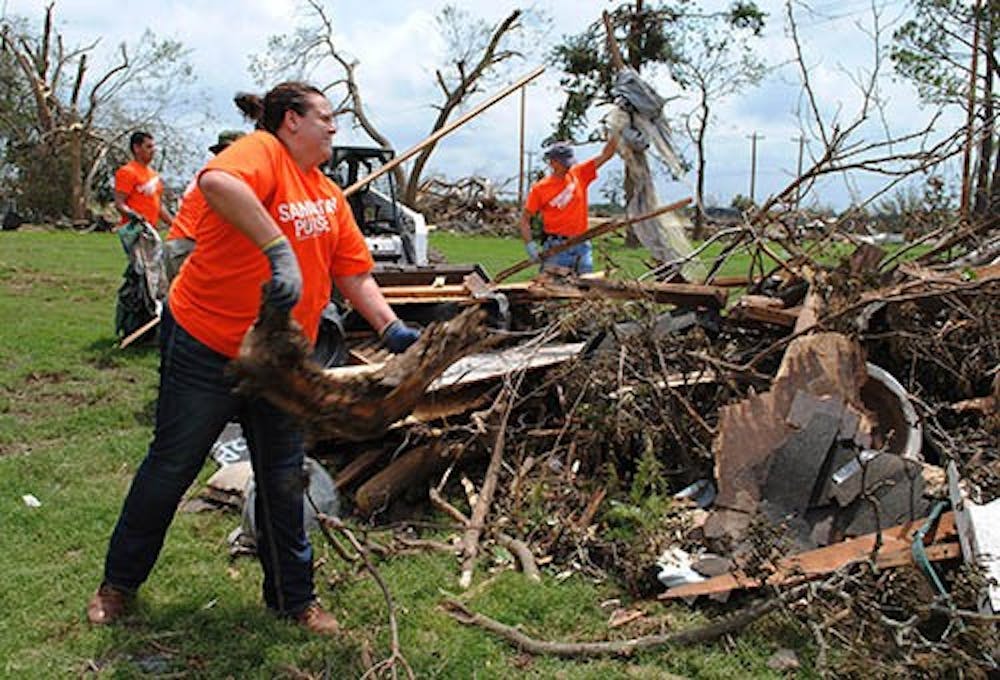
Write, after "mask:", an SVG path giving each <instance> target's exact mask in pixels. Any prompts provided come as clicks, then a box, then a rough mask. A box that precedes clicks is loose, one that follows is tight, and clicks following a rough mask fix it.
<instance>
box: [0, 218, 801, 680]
mask: <svg viewBox="0 0 1000 680" xmlns="http://www.w3.org/2000/svg"><path fill="white" fill-rule="evenodd" d="M432 243H433V245H434V246H435V247H436V248H437V249H438V250H440V251H442V252H444V253H445V254H447V255H448V257H449V258H450V259H451V260H452V261H456V262H458V261H466V262H475V261H479V262H485V263H487V266H488V267H489V268H490V270H491V271H496V270H498V269H500V268H502V267H503V266H506V265H509V264H510V263H512V262H515V261H517V260H519V259H520V257H521V245H520V243H519V242H518V241H516V240H514V239H485V238H471V237H459V236H449V235H446V234H435V235H434V238H433V240H432ZM615 256H616V257H619V258H621V259H622V260H626V259H631V261H638V260H639V258H638V256H637V255H636V254H635V253H632V252H627V251H625V249H624V248H619V250H618V251H615ZM124 264H125V258H124V256H123V254H122V252H121V249H120V247H119V245H118V242H117V239H116V238H115V237H114V236H112V235H108V234H88V235H81V234H74V233H67V232H52V233H48V232H15V233H0V548H2V549H0V573H2V574H3V586H2V587H0V611H2V612H3V614H2V615H0V677H12V678H21V677H25V678H51V677H74V676H79V675H82V674H90V673H95V674H101V675H103V676H104V677H114V678H138V677H149V676H153V675H158V674H159V675H163V674H166V675H170V676H171V677H180V676H184V677H204V678H272V677H282V676H288V675H290V671H289V669H291V668H297V669H301V670H303V671H307V672H310V673H313V674H321V673H323V672H325V671H328V672H329V677H334V678H344V677H357V676H358V675H360V671H361V668H360V665H359V658H360V649H361V645H362V641H363V640H370V641H372V643H373V644H374V647H375V655H376V658H380V656H379V655H380V654H383V653H384V652H385V650H386V649H387V648H388V631H387V626H386V623H385V612H384V607H383V603H382V599H381V595H380V594H379V592H378V591H377V589H376V587H375V586H374V585H373V583H372V582H371V581H370V580H369V579H366V578H364V577H354V576H352V572H351V570H350V569H348V568H347V567H345V565H344V564H343V563H342V562H341V561H340V560H339V559H338V558H337V557H336V556H335V555H334V554H332V553H331V552H330V550H329V549H328V548H327V547H326V545H325V543H324V541H323V539H322V537H320V536H317V537H315V539H316V540H315V541H314V543H315V545H316V549H317V558H318V560H319V562H318V564H319V567H318V571H317V584H318V588H319V592H320V595H321V597H322V598H323V599H324V601H325V602H326V603H327V605H328V606H329V607H330V608H331V609H332V610H333V611H334V613H335V614H336V615H337V616H338V618H339V619H340V620H341V621H342V623H343V624H345V627H346V631H347V632H346V633H345V635H344V636H343V637H341V638H338V639H335V640H324V639H317V638H315V637H311V636H309V635H307V634H306V633H304V632H302V631H300V630H298V629H297V628H295V627H293V626H291V625H289V624H287V623H285V622H282V621H278V620H276V619H275V618H273V617H272V616H270V615H269V614H268V613H267V612H266V611H265V609H264V608H263V606H262V605H261V603H260V595H259V592H260V579H261V576H260V570H259V568H258V565H257V563H256V562H254V561H250V560H242V561H238V562H236V563H234V564H230V563H229V561H228V558H227V546H226V541H225V538H226V534H227V533H228V532H229V531H230V530H231V529H232V528H233V527H234V526H235V525H236V524H237V523H238V518H237V517H236V516H235V515H231V514H221V513H213V514H200V515H192V514H181V515H178V517H177V519H176V520H175V522H174V525H173V527H172V529H171V531H170V533H169V535H168V538H167V543H166V546H165V548H164V551H163V553H162V555H161V558H160V560H159V562H158V564H157V567H156V569H155V570H154V571H153V574H152V577H151V579H150V581H149V583H147V585H146V586H145V587H144V588H143V590H142V593H141V596H140V599H139V603H138V608H137V611H136V612H135V614H134V615H132V616H131V617H130V618H129V619H128V620H127V621H126V622H124V623H123V624H122V625H116V626H112V627H101V628H94V627H91V626H89V625H88V624H87V622H86V620H85V616H84V606H85V603H86V601H87V599H88V598H89V596H90V595H91V593H92V592H93V590H94V588H95V587H96V585H97V583H98V581H99V580H100V575H101V570H102V563H103V556H104V550H105V547H106V544H107V539H108V536H109V534H110V531H111V528H112V525H113V523H114V521H115V518H116V517H117V513H118V510H119V508H120V506H121V502H122V499H123V498H124V495H125V492H126V489H127V486H128V483H129V481H130V480H131V475H132V473H133V472H134V470H135V468H136V466H137V465H138V463H139V461H140V460H141V458H142V456H143V453H144V451H145V448H146V446H147V443H148V439H149V436H150V430H151V425H152V413H153V408H154V404H155V399H156V383H157V362H158V356H157V353H156V351H155V349H152V348H134V349H129V350H127V351H120V350H118V349H117V348H116V347H115V343H114V338H113V316H114V299H115V292H116V290H117V287H118V285H119V282H120V277H121V271H122V269H123V267H124ZM213 469H214V465H213V464H211V463H210V464H208V465H206V467H205V470H204V471H203V479H204V477H205V476H207V475H208V474H210V473H211V472H212V471H213ZM25 494H32V495H34V496H36V497H37V498H38V499H39V500H40V501H41V507H38V508H30V507H28V506H27V505H26V504H25V503H24V502H23V501H22V496H23V495H25ZM380 568H381V569H382V570H383V573H384V575H385V577H386V579H387V580H388V583H389V586H390V588H391V589H392V592H393V594H394V597H395V600H396V603H397V606H398V607H399V617H400V625H401V636H402V644H403V649H404V652H405V654H406V655H407V657H408V659H409V660H410V662H411V663H412V664H413V666H414V668H415V670H416V671H417V674H418V676H419V677H430V678H435V677H439V678H472V677H476V678H510V677H518V678H521V677H525V678H551V677H560V678H609V677H637V678H661V677H666V676H667V675H668V674H670V673H676V674H680V675H684V676H688V677H698V678H732V677H776V676H775V675H774V674H773V673H771V672H770V671H768V669H767V668H766V660H767V658H768V657H769V655H770V654H771V652H773V651H774V650H775V649H776V648H777V647H780V646H786V645H787V644H789V641H788V640H787V639H785V638H787V637H788V636H789V635H790V633H789V632H788V631H786V630H784V629H782V628H780V627H779V628H778V629H777V631H778V632H777V633H775V631H774V630H770V629H767V628H763V627H758V628H755V629H753V630H751V631H749V632H747V633H745V634H744V635H742V636H740V637H739V638H737V639H736V640H735V641H733V642H732V643H731V644H726V645H719V646H713V647H698V648H693V649H683V650H662V651H657V652H650V653H645V654H641V655H638V656H636V657H634V658H631V659H628V660H604V661H589V662H582V661H572V660H560V659H550V658H527V657H523V656H521V655H519V654H518V653H517V651H516V650H514V649H512V648H510V647H509V646H507V645H505V644H503V643H501V642H499V641H497V640H496V639H494V638H493V637H491V636H490V635H488V634H487V633H485V632H483V631H480V630H476V629H469V628H464V627H462V626H460V625H459V624H457V623H455V622H454V621H453V620H452V619H450V618H449V617H448V616H447V615H446V614H444V613H443V612H442V611H441V609H440V608H439V606H438V605H439V602H440V601H441V599H442V593H443V592H446V591H452V590H455V589H456V578H457V574H458V568H457V565H456V563H455V562H454V560H453V559H452V558H450V557H448V556H441V555H426V556H407V557H398V558H394V559H391V560H388V561H384V562H382V563H381V564H380ZM335 580H339V581H343V583H341V584H340V585H337V586H336V587H331V586H330V583H331V582H333V581H335ZM477 588H478V589H477V591H476V594H475V596H473V597H472V598H471V605H472V607H473V608H475V609H477V610H480V611H483V612H485V613H487V614H490V615H492V616H494V617H496V618H498V619H500V620H501V621H504V622H506V623H509V624H520V625H523V626H524V629H525V630H526V631H527V632H529V633H532V634H534V635H537V636H540V637H545V638H550V639H573V638H588V639H600V638H602V637H604V636H606V635H608V634H609V631H608V630H607V627H606V620H607V615H608V613H607V612H606V611H603V610H601V609H600V608H599V603H600V602H602V601H603V600H605V599H606V598H608V597H612V596H617V597H623V596H622V595H621V594H620V593H618V592H617V591H616V589H615V587H614V585H613V584H607V583H606V584H599V585H598V584H594V583H591V582H589V581H586V580H584V579H583V578H580V577H576V576H574V577H571V578H570V579H568V580H566V581H562V582H557V581H556V579H554V578H553V575H552V574H546V575H545V579H544V583H543V584H542V585H540V586H533V585H529V584H527V583H525V582H524V581H523V580H522V578H521V577H520V575H519V574H517V573H514V572H509V571H501V572H499V573H497V574H495V575H491V574H489V573H488V572H487V571H486V569H481V570H480V571H479V572H478V578H477ZM652 612H653V614H654V615H656V614H664V615H668V616H669V617H670V620H671V621H673V622H675V625H676V626H678V627H679V626H683V625H687V624H688V623H690V622H692V621H693V620H697V618H698V615H697V614H695V613H693V612H692V611H691V610H689V609H688V608H687V607H685V606H683V605H675V606H671V607H669V608H668V607H664V606H661V605H652ZM768 625H774V624H768ZM627 632H628V631H613V632H612V633H611V634H613V635H617V636H621V635H624V634H627ZM765 634H767V635H768V636H770V638H771V640H772V641H768V640H766V639H765V638H764V635H765Z"/></svg>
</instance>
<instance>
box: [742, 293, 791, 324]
mask: <svg viewBox="0 0 1000 680" xmlns="http://www.w3.org/2000/svg"><path fill="white" fill-rule="evenodd" d="M758 297H760V296H757V295H752V296H751V295H745V296H743V297H742V298H740V299H739V300H737V301H736V304H735V305H733V307H732V309H731V310H730V311H729V314H728V315H727V318H729V319H733V320H736V321H756V322H758V323H768V324H773V325H775V326H783V327H785V328H794V326H795V322H796V321H797V320H798V318H799V311H800V310H799V309H798V308H796V309H794V310H792V309H785V308H784V307H782V306H781V300H777V299H775V298H764V299H766V300H772V301H773V302H774V303H777V304H763V303H758V302H757V301H756V300H755V299H754V298H758ZM748 298H750V299H748Z"/></svg>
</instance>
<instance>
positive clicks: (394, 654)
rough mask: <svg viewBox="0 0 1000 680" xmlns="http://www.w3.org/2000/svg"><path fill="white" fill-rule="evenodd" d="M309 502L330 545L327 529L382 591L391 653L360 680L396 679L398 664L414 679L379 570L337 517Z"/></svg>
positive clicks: (389, 595)
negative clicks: (356, 557) (388, 675)
mask: <svg viewBox="0 0 1000 680" xmlns="http://www.w3.org/2000/svg"><path fill="white" fill-rule="evenodd" d="M306 497H307V498H308V499H309V502H310V503H311V504H312V506H313V509H314V510H315V511H316V518H317V519H318V520H319V525H320V528H321V529H323V535H324V536H326V537H327V540H329V541H330V542H331V543H333V537H332V536H331V535H330V534H329V533H328V532H327V529H333V530H334V531H338V532H340V534H341V535H343V536H344V538H346V539H347V541H348V542H349V543H350V544H351V546H352V547H353V548H354V550H356V551H357V553H358V555H360V556H361V559H362V561H363V562H364V565H365V569H366V570H367V571H368V573H369V574H371V576H372V578H373V579H375V582H376V583H377V584H378V587H379V588H380V589H381V590H382V597H383V598H385V606H386V609H387V611H388V615H389V631H390V635H391V643H390V644H391V652H390V654H389V658H387V659H384V660H382V661H380V662H378V663H376V664H375V665H373V666H371V667H370V668H369V669H368V670H367V671H365V674H364V675H362V676H361V677H362V679H364V678H369V677H379V675H380V674H382V673H391V675H392V677H394V678H395V677H397V675H398V673H397V666H396V664H399V665H400V666H402V667H403V670H405V671H406V676H407V677H408V678H414V677H416V676H415V675H414V674H413V669H412V668H410V664H409V662H408V661H407V660H406V657H405V656H403V652H402V650H401V649H400V646H399V624H398V623H397V622H396V607H395V605H394V604H393V601H392V594H391V593H390V592H389V586H387V585H386V583H385V580H384V579H383V578H382V574H381V573H379V570H378V569H376V568H375V565H374V564H373V563H372V561H371V558H369V556H368V551H367V550H366V549H365V547H364V546H363V545H361V543H360V542H359V541H358V539H357V538H356V537H355V536H354V534H353V533H352V532H351V530H350V529H348V528H347V527H346V526H344V523H343V522H341V521H340V519H338V518H337V517H331V516H330V515H324V514H323V513H321V512H319V509H318V508H317V507H316V504H315V503H313V501H312V498H311V497H309V496H308V494H307V495H306Z"/></svg>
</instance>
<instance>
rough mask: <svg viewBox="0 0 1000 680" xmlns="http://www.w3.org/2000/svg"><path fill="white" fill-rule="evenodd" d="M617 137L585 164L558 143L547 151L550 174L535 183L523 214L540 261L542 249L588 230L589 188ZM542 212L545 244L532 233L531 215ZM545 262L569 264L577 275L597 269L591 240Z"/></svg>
mask: <svg viewBox="0 0 1000 680" xmlns="http://www.w3.org/2000/svg"><path fill="white" fill-rule="evenodd" d="M617 148H618V139H617V137H612V138H610V139H608V141H607V142H606V143H605V144H604V148H603V149H601V152H600V153H599V154H597V155H596V156H594V157H593V158H591V159H590V160H587V161H584V162H583V163H574V158H573V148H572V147H571V146H569V145H568V144H566V143H564V142H556V143H555V144H553V145H552V146H550V147H549V148H548V149H546V151H545V155H544V156H543V158H545V160H546V161H548V163H549V170H550V174H549V175H548V176H547V177H543V178H542V179H540V180H539V181H537V182H535V183H534V184H533V185H532V186H531V189H530V191H529V192H528V198H527V200H526V201H525V202H524V210H523V212H522V213H521V222H520V225H519V226H520V229H521V238H522V239H524V248H525V250H527V252H528V256H529V257H531V259H533V260H536V261H537V260H538V259H539V256H540V254H541V252H542V251H544V250H548V249H549V248H552V247H553V246H557V245H559V244H560V243H562V242H564V241H565V240H566V239H567V238H570V237H573V236H577V235H579V234H582V233H583V232H585V231H587V188H588V187H589V186H590V183H591V182H593V181H594V180H595V179H597V171H598V169H600V167H601V166H602V165H604V164H605V163H607V162H608V160H609V159H610V158H611V157H612V156H613V155H614V153H615V149H617ZM536 214H541V217H542V230H543V231H544V232H545V240H544V242H543V243H542V247H541V248H539V246H538V244H537V243H536V242H535V241H534V239H533V238H532V235H531V218H532V216H534V215H536ZM544 264H555V265H559V266H561V267H567V268H569V269H572V270H574V271H575V272H577V273H578V274H584V273H589V272H592V271H594V257H593V247H592V246H591V243H590V241H585V242H583V243H580V244H577V245H575V246H573V247H572V248H569V249H568V250H564V251H563V252H561V253H559V254H558V255H556V256H555V257H553V258H551V259H547V260H546V261H545V263H544Z"/></svg>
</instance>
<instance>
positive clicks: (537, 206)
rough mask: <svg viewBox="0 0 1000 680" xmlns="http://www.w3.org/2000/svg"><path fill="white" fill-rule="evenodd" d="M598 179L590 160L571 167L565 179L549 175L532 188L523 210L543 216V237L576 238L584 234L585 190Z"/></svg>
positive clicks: (585, 216)
mask: <svg viewBox="0 0 1000 680" xmlns="http://www.w3.org/2000/svg"><path fill="white" fill-rule="evenodd" d="M596 178H597V165H596V164H595V163H594V161H593V160H589V161H584V162H583V163H578V164H576V165H574V166H573V167H571V168H570V169H569V171H568V172H567V173H566V176H565V177H555V176H554V175H549V176H547V177H544V178H542V179H540V180H539V181H537V182H535V184H533V185H532V187H531V191H529V192H528V200H527V201H526V202H525V204H524V207H525V209H527V211H528V212H529V213H531V214H535V213H537V212H540V213H542V227H543V229H544V230H545V233H546V234H553V235H555V236H576V235H577V234H582V233H583V232H585V231H587V187H589V186H590V183H591V182H593V181H594V180H595V179H596Z"/></svg>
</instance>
